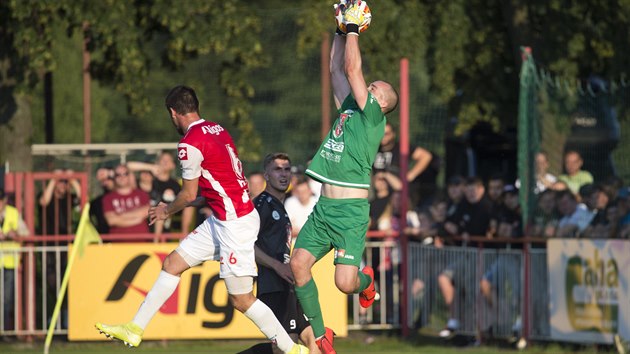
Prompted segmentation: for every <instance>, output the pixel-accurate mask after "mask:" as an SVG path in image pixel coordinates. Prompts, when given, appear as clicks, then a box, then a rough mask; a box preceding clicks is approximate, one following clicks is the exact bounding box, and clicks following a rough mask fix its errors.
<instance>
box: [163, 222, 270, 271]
mask: <svg viewBox="0 0 630 354" xmlns="http://www.w3.org/2000/svg"><path fill="white" fill-rule="evenodd" d="M259 229H260V216H259V215H258V211H256V209H254V210H253V211H252V212H251V213H249V214H247V215H245V216H243V217H240V218H238V219H235V220H228V221H223V220H219V219H217V218H216V217H214V216H210V217H209V218H207V219H206V220H204V222H203V223H201V225H199V226H197V228H196V229H195V230H193V231H192V232H191V233H189V234H188V236H186V238H184V239H183V240H182V241H181V243H180V244H179V247H177V249H176V251H177V253H179V254H180V255H181V256H182V257H183V258H184V260H185V261H186V263H188V265H189V266H191V267H194V266H196V265H198V264H200V263H203V262H205V261H208V260H214V261H219V262H220V271H219V276H220V277H221V278H228V277H241V276H254V277H255V276H256V275H257V274H258V273H257V271H256V258H255V254H254V243H255V242H256V239H257V238H258V230H259Z"/></svg>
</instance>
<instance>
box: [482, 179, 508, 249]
mask: <svg viewBox="0 0 630 354" xmlns="http://www.w3.org/2000/svg"><path fill="white" fill-rule="evenodd" d="M504 187H505V180H504V179H503V177H501V176H498V175H495V176H491V177H490V179H488V189H487V191H486V196H487V197H488V200H490V203H491V204H492V207H491V210H490V216H491V217H490V226H489V230H488V235H489V236H491V237H494V236H496V232H497V227H498V220H497V218H498V216H499V215H500V214H501V210H502V209H503V199H502V197H503V188H504Z"/></svg>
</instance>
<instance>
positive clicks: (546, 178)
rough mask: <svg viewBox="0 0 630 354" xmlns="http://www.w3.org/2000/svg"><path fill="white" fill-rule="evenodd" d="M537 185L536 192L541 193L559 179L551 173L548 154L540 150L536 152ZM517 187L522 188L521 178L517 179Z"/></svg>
mask: <svg viewBox="0 0 630 354" xmlns="http://www.w3.org/2000/svg"><path fill="white" fill-rule="evenodd" d="M535 162H536V186H535V187H534V193H535V194H540V193H542V192H544V191H545V190H547V189H549V188H551V187H552V186H553V184H554V183H556V182H557V181H558V178H557V177H556V176H554V175H553V174H551V173H549V160H548V159H547V154H545V153H544V152H539V153H537V154H536V160H535ZM515 186H516V188H521V181H520V179H517V180H516V183H515Z"/></svg>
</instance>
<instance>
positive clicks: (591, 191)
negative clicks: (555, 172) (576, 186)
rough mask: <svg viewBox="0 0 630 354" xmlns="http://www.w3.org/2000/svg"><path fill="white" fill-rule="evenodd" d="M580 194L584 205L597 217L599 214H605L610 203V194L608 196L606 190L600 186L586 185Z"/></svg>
mask: <svg viewBox="0 0 630 354" xmlns="http://www.w3.org/2000/svg"><path fill="white" fill-rule="evenodd" d="M579 193H580V198H581V200H582V203H584V205H586V208H587V209H588V210H589V211H590V212H591V213H593V215H595V216H597V214H599V213H603V212H604V209H606V206H607V205H608V202H609V201H610V199H609V197H608V194H606V191H605V190H604V188H603V187H602V186H601V185H599V184H592V183H589V184H585V185H583V186H582V187H580V192H579Z"/></svg>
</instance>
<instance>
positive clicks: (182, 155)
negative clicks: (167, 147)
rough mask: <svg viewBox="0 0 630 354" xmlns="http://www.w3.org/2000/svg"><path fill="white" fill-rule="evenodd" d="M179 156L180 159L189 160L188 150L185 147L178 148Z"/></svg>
mask: <svg viewBox="0 0 630 354" xmlns="http://www.w3.org/2000/svg"><path fill="white" fill-rule="evenodd" d="M177 158H178V159H180V160H188V151H186V148H185V147H178V148H177Z"/></svg>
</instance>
